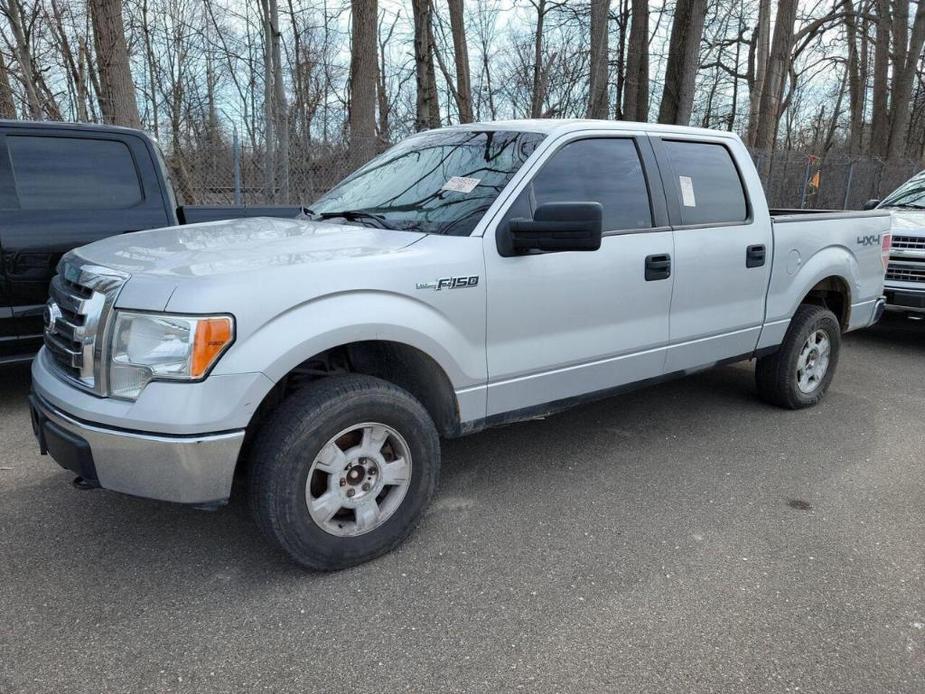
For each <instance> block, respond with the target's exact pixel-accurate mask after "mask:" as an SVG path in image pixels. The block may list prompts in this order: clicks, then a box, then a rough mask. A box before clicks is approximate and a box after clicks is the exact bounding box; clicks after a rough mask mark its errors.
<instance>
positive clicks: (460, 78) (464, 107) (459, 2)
mask: <svg viewBox="0 0 925 694" xmlns="http://www.w3.org/2000/svg"><path fill="white" fill-rule="evenodd" d="M447 5H449V9H450V31H451V32H452V34H453V56H454V59H455V63H456V89H455V94H456V107H457V109H458V110H459V120H460V122H461V123H471V122H472V119H473V115H472V86H471V82H472V80H471V79H470V75H469V45H468V41H466V19H465V5H464V0H447Z"/></svg>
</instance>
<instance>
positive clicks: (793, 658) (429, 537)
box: [0, 321, 925, 694]
mask: <svg viewBox="0 0 925 694" xmlns="http://www.w3.org/2000/svg"><path fill="white" fill-rule="evenodd" d="M923 381H925V325H917V324H912V323H908V322H905V321H903V322H897V321H890V322H888V323H887V324H886V325H882V326H879V327H877V328H875V329H873V330H870V331H866V332H863V333H855V334H852V335H851V336H849V338H848V339H847V341H846V345H845V349H844V350H843V352H842V362H841V364H840V367H839V373H838V375H837V376H836V379H835V382H834V385H833V388H832V390H831V391H830V393H829V397H828V398H827V400H826V401H825V402H824V403H823V404H822V405H821V406H819V407H817V408H815V409H813V410H809V411H803V412H784V411H781V410H776V409H773V408H770V407H768V406H765V405H763V404H762V403H760V402H759V401H757V400H756V398H755V395H754V389H753V386H752V370H751V368H749V367H747V366H734V367H726V368H722V369H718V370H714V371H710V372H705V373H702V374H699V375H697V376H694V377H691V378H689V379H687V380H685V381H678V382H674V383H670V384H665V385H662V386H658V387H655V388H652V389H649V390H646V391H640V392H637V393H633V394H630V395H627V396H623V397H620V398H616V399H612V400H608V401H604V402H601V403H597V404H593V405H588V406H585V407H582V408H580V409H577V410H573V411H571V412H568V413H566V414H562V415H559V416H556V417H551V418H548V419H546V420H545V421H533V422H528V423H524V424H519V425H515V426H510V427H506V428H503V429H498V430H494V431H490V432H486V433H483V434H479V435H476V436H473V437H469V438H466V439H461V440H458V441H453V442H449V443H447V444H446V446H445V465H444V476H443V482H442V485H441V489H440V491H439V495H438V497H437V499H436V502H435V504H434V506H433V507H432V509H431V511H430V513H429V514H428V516H427V518H426V520H425V521H424V523H423V524H422V526H421V527H420V528H419V529H418V531H417V532H416V534H415V535H414V536H413V537H412V538H411V540H410V541H409V542H407V543H406V544H405V545H403V546H402V547H401V548H400V549H399V550H398V551H396V552H394V553H392V554H391V555H389V556H386V557H384V558H382V559H380V560H378V561H375V562H373V563H371V564H367V565H365V566H361V567H359V568H356V569H352V570H349V571H345V572H342V573H338V574H310V573H305V572H303V571H301V570H299V569H297V568H295V567H294V566H293V565H291V564H289V563H288V562H287V560H286V559H285V558H284V557H283V556H282V555H280V554H278V553H277V552H276V551H275V550H273V549H272V548H270V547H269V546H268V545H266V544H264V543H263V541H262V540H261V538H260V537H259V535H258V533H257V530H256V528H255V527H254V525H253V524H252V523H251V521H250V519H249V517H248V514H247V509H246V507H245V506H244V505H243V504H242V503H241V502H240V501H238V502H236V503H232V505H231V506H230V507H228V508H226V509H223V510H221V511H218V512H215V513H206V512H199V511H194V510H190V509H186V508H183V507H180V506H173V505H167V504H158V503H154V502H148V501H143V500H137V499H130V498H125V497H121V496H118V495H115V494H110V493H107V492H99V491H92V492H80V491H77V490H75V489H73V488H72V487H71V485H70V484H69V481H70V475H69V474H67V473H65V472H64V471H61V470H60V469H59V468H57V467H56V466H55V465H54V464H53V463H52V462H51V461H50V460H49V459H47V458H42V457H40V456H39V455H38V453H37V451H36V449H35V445H34V443H33V439H32V434H31V430H30V427H29V421H28V413H27V410H26V407H25V405H24V396H25V394H26V393H27V391H28V388H29V377H28V371H27V370H26V369H17V370H7V371H3V372H0V441H2V448H0V692H4V693H5V692H20V691H28V692H33V691H34V692H70V691H88V692H89V691H133V692H135V691H182V692H212V691H246V692H255V691H274V692H279V691H301V692H309V691H317V692H338V691H343V692H360V691H363V692H365V691H381V692H394V691H413V692H430V691H438V690H445V691H478V692H493V691H508V690H526V691H544V692H546V691H549V692H554V691H561V692H584V691H610V692H613V691H626V692H650V691H651V692H655V691H658V692H708V691H715V692H720V691H722V692H732V691H735V692H795V691H801V692H863V693H864V694H873V693H879V692H919V693H921V692H925V425H923V415H925V382H923Z"/></svg>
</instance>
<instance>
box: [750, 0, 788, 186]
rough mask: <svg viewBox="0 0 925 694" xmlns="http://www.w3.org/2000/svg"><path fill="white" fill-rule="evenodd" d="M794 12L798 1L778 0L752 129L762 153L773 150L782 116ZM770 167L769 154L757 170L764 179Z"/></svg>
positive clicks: (756, 145)
mask: <svg viewBox="0 0 925 694" xmlns="http://www.w3.org/2000/svg"><path fill="white" fill-rule="evenodd" d="M796 13H797V0H780V2H779V3H778V6H777V19H776V21H775V24H774V37H773V39H772V40H771V50H770V53H769V54H768V67H767V72H766V74H765V79H764V87H763V89H762V91H761V104H760V106H759V111H760V112H759V118H758V127H757V129H756V131H755V147H756V148H757V149H758V150H759V151H761V152H765V153H770V152H771V150H772V149H774V140H775V139H776V135H777V124H778V119H779V118H780V115H781V98H782V95H783V89H784V77H785V75H786V74H787V71H788V69H789V67H790V60H791V52H792V50H793V23H794V21H796ZM770 166H771V157H770V156H766V157H763V158H762V160H761V170H760V171H759V173H760V174H761V175H762V176H763V177H764V178H765V179H766V178H767V175H768V173H769V171H770Z"/></svg>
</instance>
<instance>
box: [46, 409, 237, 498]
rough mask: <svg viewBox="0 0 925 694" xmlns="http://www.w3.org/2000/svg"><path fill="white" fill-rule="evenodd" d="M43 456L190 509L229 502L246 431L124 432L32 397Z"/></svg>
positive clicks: (94, 482)
mask: <svg viewBox="0 0 925 694" xmlns="http://www.w3.org/2000/svg"><path fill="white" fill-rule="evenodd" d="M29 404H30V409H31V411H32V428H33V431H34V433H35V436H36V438H37V439H38V442H39V449H40V451H41V452H42V454H49V455H51V457H52V458H53V459H54V460H55V461H56V462H57V463H58V464H59V465H61V467H63V468H65V469H67V470H70V471H71V472H74V473H75V474H76V475H78V476H80V477H82V478H83V479H84V481H85V483H87V484H88V485H90V486H99V487H102V488H104V489H110V490H112V491H116V492H122V493H124V494H131V495H133V496H141V497H147V498H150V499H160V500H163V501H176V502H180V503H186V504H215V503H223V502H224V501H227V499H228V497H229V496H230V494H231V482H232V478H233V476H234V469H235V465H236V464H237V460H238V454H239V452H240V450H241V444H242V443H243V441H244V431H243V430H237V431H228V432H221V433H216V434H204V435H186V436H171V435H165V434H152V433H143V432H135V431H125V430H120V429H114V428H109V427H104V426H99V425H96V424H93V423H90V422H84V421H81V420H78V419H76V418H74V417H72V416H71V415H68V414H67V413H65V412H63V411H61V410H59V409H57V408H56V407H54V406H53V405H51V404H50V403H48V402H47V401H45V400H44V399H42V398H41V397H40V396H38V395H35V394H33V395H30V396H29Z"/></svg>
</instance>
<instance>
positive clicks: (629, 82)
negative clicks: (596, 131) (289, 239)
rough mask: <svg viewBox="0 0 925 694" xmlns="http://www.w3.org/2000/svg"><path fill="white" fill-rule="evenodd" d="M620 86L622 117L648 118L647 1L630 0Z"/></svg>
mask: <svg viewBox="0 0 925 694" xmlns="http://www.w3.org/2000/svg"><path fill="white" fill-rule="evenodd" d="M627 50H628V56H627V61H626V80H625V82H624V83H623V91H624V96H623V118H625V119H626V120H633V121H639V122H640V123H645V122H646V121H647V120H648V119H649V0H633V16H632V23H631V24H630V38H629V48H628V49H627Z"/></svg>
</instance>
